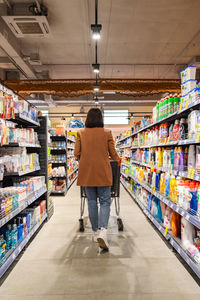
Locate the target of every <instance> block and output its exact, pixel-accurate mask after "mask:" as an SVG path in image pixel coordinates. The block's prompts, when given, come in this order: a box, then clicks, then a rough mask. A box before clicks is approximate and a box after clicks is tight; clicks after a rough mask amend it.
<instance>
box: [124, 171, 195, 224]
mask: <svg viewBox="0 0 200 300" xmlns="http://www.w3.org/2000/svg"><path fill="white" fill-rule="evenodd" d="M121 174H122V175H123V176H124V177H126V178H128V177H130V178H132V179H133V180H134V181H135V182H137V183H138V184H140V185H141V186H142V187H143V188H145V189H146V190H147V191H148V192H150V193H151V194H152V195H154V196H156V197H157V198H158V199H160V200H161V201H162V202H163V203H165V204H166V205H167V206H169V207H170V208H171V209H172V210H174V211H176V212H177V213H178V214H180V215H181V216H182V217H184V218H185V219H186V220H187V221H189V222H190V223H192V224H193V225H194V226H196V227H197V228H199V229H200V218H198V217H197V216H194V215H191V214H190V213H189V212H187V211H186V210H184V209H183V208H181V207H180V206H178V205H176V204H175V203H173V202H172V201H170V200H169V199H167V198H166V197H165V196H163V195H161V194H160V193H159V192H157V191H155V190H154V189H153V188H151V187H150V186H149V185H147V184H146V183H144V182H140V181H139V180H138V179H137V178H135V177H134V176H132V175H126V174H124V173H121Z"/></svg>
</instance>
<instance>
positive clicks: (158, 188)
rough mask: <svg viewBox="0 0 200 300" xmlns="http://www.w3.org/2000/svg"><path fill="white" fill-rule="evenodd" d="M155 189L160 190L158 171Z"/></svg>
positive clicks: (157, 172)
mask: <svg viewBox="0 0 200 300" xmlns="http://www.w3.org/2000/svg"><path fill="white" fill-rule="evenodd" d="M155 189H156V190H157V191H159V190H160V172H159V171H156V181H155Z"/></svg>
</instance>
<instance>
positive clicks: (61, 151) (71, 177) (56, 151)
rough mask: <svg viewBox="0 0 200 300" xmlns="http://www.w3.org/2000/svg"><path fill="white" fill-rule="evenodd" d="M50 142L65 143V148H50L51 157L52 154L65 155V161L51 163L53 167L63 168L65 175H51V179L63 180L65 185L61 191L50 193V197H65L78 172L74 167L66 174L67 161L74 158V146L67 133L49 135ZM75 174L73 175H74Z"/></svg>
mask: <svg viewBox="0 0 200 300" xmlns="http://www.w3.org/2000/svg"><path fill="white" fill-rule="evenodd" d="M51 140H52V142H59V141H63V142H65V143H66V147H65V148H62V147H51V155H53V154H55V155H56V154H64V155H65V158H66V159H65V161H53V160H52V161H51V163H52V166H53V167H59V166H64V167H65V174H62V175H57V174H56V175H52V176H51V179H54V180H55V179H65V180H66V185H65V187H64V188H63V189H62V190H57V191H55V190H54V191H52V193H51V194H52V195H65V194H66V192H67V190H68V189H69V188H70V187H71V186H72V184H73V183H74V182H75V180H76V178H77V172H78V167H76V168H75V169H74V170H72V171H71V172H70V173H69V174H68V168H69V165H68V160H69V159H70V158H74V153H72V152H73V150H74V146H75V141H74V140H73V139H72V138H70V137H68V136H67V131H66V134H65V135H64V134H53V135H51ZM68 151H70V154H68ZM74 174H75V175H74Z"/></svg>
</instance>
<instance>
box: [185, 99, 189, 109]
mask: <svg viewBox="0 0 200 300" xmlns="http://www.w3.org/2000/svg"><path fill="white" fill-rule="evenodd" d="M188 104H189V99H187V101H186V104H185V108H186V109H187V108H188Z"/></svg>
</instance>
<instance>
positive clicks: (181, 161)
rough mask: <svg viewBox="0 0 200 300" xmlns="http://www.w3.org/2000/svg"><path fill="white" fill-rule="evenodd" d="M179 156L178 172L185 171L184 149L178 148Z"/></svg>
mask: <svg viewBox="0 0 200 300" xmlns="http://www.w3.org/2000/svg"><path fill="white" fill-rule="evenodd" d="M178 156H179V161H178V170H179V171H184V153H183V149H182V147H178Z"/></svg>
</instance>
